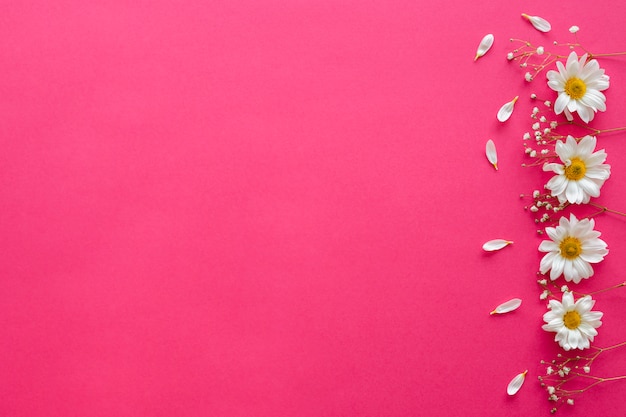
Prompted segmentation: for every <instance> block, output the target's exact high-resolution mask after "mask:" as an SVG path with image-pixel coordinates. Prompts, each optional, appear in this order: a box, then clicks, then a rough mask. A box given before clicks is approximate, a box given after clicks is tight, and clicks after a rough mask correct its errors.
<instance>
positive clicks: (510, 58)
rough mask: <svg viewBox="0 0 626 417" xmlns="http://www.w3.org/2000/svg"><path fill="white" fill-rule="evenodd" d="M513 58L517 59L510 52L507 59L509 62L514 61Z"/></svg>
mask: <svg viewBox="0 0 626 417" xmlns="http://www.w3.org/2000/svg"><path fill="white" fill-rule="evenodd" d="M513 58H515V56H514V55H513V52H509V53H508V54H506V59H508V60H509V61H511V60H513Z"/></svg>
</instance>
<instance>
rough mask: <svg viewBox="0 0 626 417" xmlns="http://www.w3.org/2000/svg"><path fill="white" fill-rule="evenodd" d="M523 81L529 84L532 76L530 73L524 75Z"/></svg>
mask: <svg viewBox="0 0 626 417" xmlns="http://www.w3.org/2000/svg"><path fill="white" fill-rule="evenodd" d="M524 79H525V80H526V81H528V82H531V81H532V80H533V75H532V74H531V73H530V72H527V73H526V74H524Z"/></svg>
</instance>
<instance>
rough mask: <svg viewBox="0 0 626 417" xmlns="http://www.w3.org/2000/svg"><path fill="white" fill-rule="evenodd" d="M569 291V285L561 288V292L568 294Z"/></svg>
mask: <svg viewBox="0 0 626 417" xmlns="http://www.w3.org/2000/svg"><path fill="white" fill-rule="evenodd" d="M568 291H569V288H568V286H567V285H563V286H561V292H568Z"/></svg>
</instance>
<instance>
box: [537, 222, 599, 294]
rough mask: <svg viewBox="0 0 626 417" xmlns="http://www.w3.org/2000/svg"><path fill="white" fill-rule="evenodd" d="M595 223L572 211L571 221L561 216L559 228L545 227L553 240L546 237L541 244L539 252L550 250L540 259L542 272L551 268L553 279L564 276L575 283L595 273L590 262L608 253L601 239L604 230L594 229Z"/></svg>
mask: <svg viewBox="0 0 626 417" xmlns="http://www.w3.org/2000/svg"><path fill="white" fill-rule="evenodd" d="M594 226H595V222H594V220H593V219H583V220H580V221H579V220H578V219H577V218H576V216H574V215H573V214H570V219H569V220H567V219H566V218H565V217H561V219H560V220H559V225H558V226H557V227H546V234H547V235H548V236H549V237H550V239H552V240H544V241H543V242H541V244H540V245H539V251H540V252H547V253H546V255H544V257H543V259H541V264H540V266H539V270H540V271H541V273H542V274H545V273H547V272H548V271H550V279H551V280H553V281H554V280H555V279H557V278H558V277H560V276H561V275H563V276H564V277H565V280H566V281H574V283H576V284H578V283H579V282H580V281H581V280H582V279H583V278H584V279H587V278H589V277H591V276H593V268H592V267H591V264H595V263H598V262H601V261H602V260H603V259H604V257H605V256H606V255H607V254H608V253H609V250H608V249H607V244H606V242H605V241H603V240H602V239H599V237H600V234H601V233H600V232H598V231H596V230H593V228H594Z"/></svg>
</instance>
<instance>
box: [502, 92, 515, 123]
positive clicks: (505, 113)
mask: <svg viewBox="0 0 626 417" xmlns="http://www.w3.org/2000/svg"><path fill="white" fill-rule="evenodd" d="M518 98H519V96H515V98H514V99H513V100H511V101H509V102H508V103H506V104H505V105H504V106H502V107H500V110H498V120H499V121H501V122H502V123H504V122H506V121H507V120H509V117H511V114H513V108H514V107H515V102H516V101H517V99H518Z"/></svg>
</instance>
